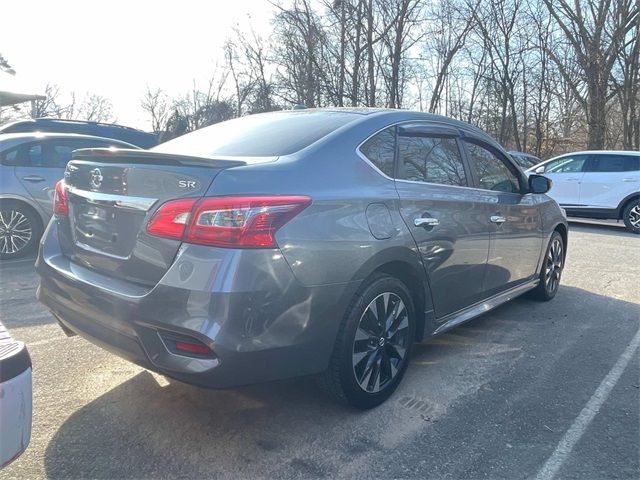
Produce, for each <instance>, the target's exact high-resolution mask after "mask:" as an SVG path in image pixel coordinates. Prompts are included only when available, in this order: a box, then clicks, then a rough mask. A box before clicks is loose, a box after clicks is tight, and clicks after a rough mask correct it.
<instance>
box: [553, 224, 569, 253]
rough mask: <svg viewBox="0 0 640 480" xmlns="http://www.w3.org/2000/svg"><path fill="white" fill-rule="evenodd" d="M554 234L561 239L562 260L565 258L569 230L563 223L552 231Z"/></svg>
mask: <svg viewBox="0 0 640 480" xmlns="http://www.w3.org/2000/svg"><path fill="white" fill-rule="evenodd" d="M553 231H554V232H558V233H559V234H560V236H561V237H562V243H563V244H564V258H567V246H568V242H569V229H568V228H567V226H566V225H565V224H564V223H559V224H558V225H556V226H555V227H554V229H553Z"/></svg>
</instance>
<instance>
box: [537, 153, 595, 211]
mask: <svg viewBox="0 0 640 480" xmlns="http://www.w3.org/2000/svg"><path fill="white" fill-rule="evenodd" d="M587 158H588V155H585V154H579V155H564V156H562V157H560V158H556V159H554V160H551V161H549V162H547V163H545V164H544V165H542V166H541V167H543V168H544V169H543V170H542V171H540V168H538V169H536V173H542V174H543V175H544V176H545V177H548V178H550V179H551V181H552V182H553V185H552V187H551V190H550V191H549V193H548V195H549V196H550V197H551V198H553V199H554V200H555V201H556V202H558V203H559V204H560V205H565V206H573V205H580V183H581V181H582V178H583V176H584V171H585V167H586V163H587Z"/></svg>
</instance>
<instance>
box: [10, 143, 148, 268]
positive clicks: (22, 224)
mask: <svg viewBox="0 0 640 480" xmlns="http://www.w3.org/2000/svg"><path fill="white" fill-rule="evenodd" d="M87 147H109V148H112V147H119V148H136V147H135V146H133V145H131V144H129V143H125V142H120V141H118V140H112V139H109V138H101V137H92V136H88V135H73V134H64V133H57V134H56V133H13V134H5V135H0V259H9V258H18V257H22V256H24V255H27V254H29V253H30V252H33V251H34V250H35V248H36V246H37V244H38V240H39V239H40V235H41V234H42V232H43V229H44V226H46V224H47V222H48V221H49V218H51V215H52V212H53V210H52V207H53V194H54V188H55V185H56V182H57V181H58V180H60V179H61V178H62V177H63V175H64V169H65V167H66V165H67V162H68V161H69V160H70V159H71V152H72V151H73V150H76V149H78V148H87Z"/></svg>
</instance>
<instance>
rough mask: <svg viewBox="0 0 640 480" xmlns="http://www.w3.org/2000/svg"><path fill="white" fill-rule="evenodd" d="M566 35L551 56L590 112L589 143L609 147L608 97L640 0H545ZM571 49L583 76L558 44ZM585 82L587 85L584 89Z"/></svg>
mask: <svg viewBox="0 0 640 480" xmlns="http://www.w3.org/2000/svg"><path fill="white" fill-rule="evenodd" d="M543 1H544V3H545V5H546V7H547V9H548V10H549V13H550V14H551V16H552V17H553V18H554V19H555V22H556V24H557V26H558V28H559V29H560V31H561V32H562V34H563V41H562V42H559V43H556V44H555V45H553V46H551V47H550V48H549V50H548V53H549V56H550V58H551V59H552V60H553V61H554V62H555V63H556V65H557V66H558V69H559V71H560V73H561V74H562V75H563V76H564V77H565V80H566V81H567V82H568V83H569V84H570V85H571V88H572V90H573V93H574V95H575V97H576V98H577V99H578V101H579V102H580V104H581V106H582V108H583V109H584V111H585V112H586V115H587V125H588V147H589V148H593V149H601V148H604V145H605V131H606V124H607V122H606V110H607V101H608V100H609V99H610V98H611V97H612V92H611V88H610V78H611V72H612V70H613V66H614V64H615V62H616V59H617V58H618V55H619V54H620V52H621V51H622V50H623V49H624V47H625V40H626V39H627V35H628V33H629V32H630V31H632V30H633V29H634V28H635V27H636V26H637V23H638V15H639V10H640V3H638V2H637V1H636V0H582V1H575V2H571V3H570V2H569V1H568V0H543ZM563 46H565V47H566V48H569V49H571V50H572V52H573V53H574V55H575V59H576V62H577V64H578V65H579V67H580V70H581V72H580V73H581V75H580V78H578V79H576V78H575V77H572V76H571V72H569V71H568V70H567V68H566V66H565V64H564V63H563V62H562V61H561V59H560V58H559V55H558V53H557V50H556V49H557V48H558V47H563ZM581 83H584V85H585V87H586V88H584V89H582V88H581Z"/></svg>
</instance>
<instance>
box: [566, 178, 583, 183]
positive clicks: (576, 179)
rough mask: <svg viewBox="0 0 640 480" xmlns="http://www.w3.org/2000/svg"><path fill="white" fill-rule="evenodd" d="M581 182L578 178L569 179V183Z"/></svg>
mask: <svg viewBox="0 0 640 480" xmlns="http://www.w3.org/2000/svg"><path fill="white" fill-rule="evenodd" d="M579 180H580V178H578V177H573V178H567V182H577V181H579Z"/></svg>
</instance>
